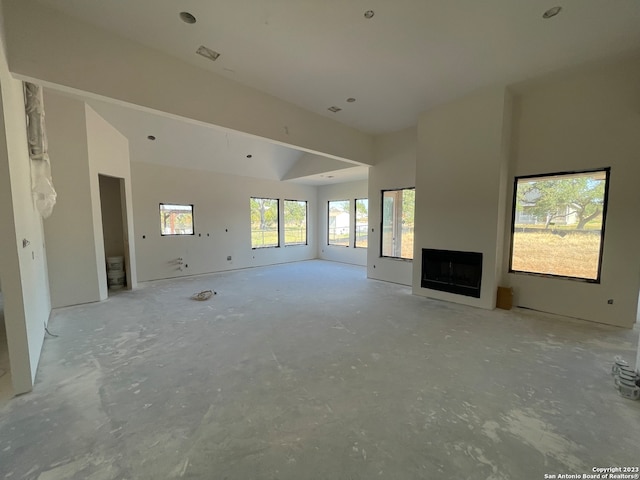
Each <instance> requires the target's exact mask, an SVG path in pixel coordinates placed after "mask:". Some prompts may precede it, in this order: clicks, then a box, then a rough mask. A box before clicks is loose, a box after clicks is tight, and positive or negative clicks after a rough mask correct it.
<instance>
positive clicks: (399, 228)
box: [380, 187, 416, 262]
mask: <svg viewBox="0 0 640 480" xmlns="http://www.w3.org/2000/svg"><path fill="white" fill-rule="evenodd" d="M405 191H412V192H413V196H414V198H413V227H411V228H412V229H415V191H416V187H405V188H391V189H387V190H382V192H381V195H380V198H381V205H380V212H381V214H380V257H382V258H393V259H397V260H404V261H408V262H412V261H413V250H414V248H415V243H414V241H415V239H414V237H413V236H412V237H411V241H410V243H411V248H408V247H407V248H404V247H403V238H404V237H405V235H407V237H408V234H409V233H411V235H414V232H409V231H408V229H407V231H406V232H405V227H404V226H403V224H404V221H403V204H404V192H405ZM389 193H396V195H395V196H396V197H398V196H402V201H401V202H400V203H398V202H397V198H396V199H395V200H396V201H394V202H392V204H391V205H388V203H389V202H387V205H385V198H392V197H391V196H388V194H389ZM389 207H390V208H389ZM389 210H391V212H392V215H393V219H392V221H391V222H385V220H386V213H387V211H389ZM385 223H389V225H388V227H385ZM389 228H390V230H389ZM387 239H390V241H391V245H390V246H389V244H388V240H387ZM386 240H387V241H386ZM387 247H390V248H387ZM403 253H404V254H407V255H408V254H410V255H411V256H405V255H403Z"/></svg>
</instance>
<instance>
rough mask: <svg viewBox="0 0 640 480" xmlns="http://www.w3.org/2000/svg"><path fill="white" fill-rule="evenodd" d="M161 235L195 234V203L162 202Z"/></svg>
mask: <svg viewBox="0 0 640 480" xmlns="http://www.w3.org/2000/svg"><path fill="white" fill-rule="evenodd" d="M160 235H162V236H168V235H193V205H177V204H173V203H161V204H160Z"/></svg>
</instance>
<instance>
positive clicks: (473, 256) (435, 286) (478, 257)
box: [421, 248, 482, 298]
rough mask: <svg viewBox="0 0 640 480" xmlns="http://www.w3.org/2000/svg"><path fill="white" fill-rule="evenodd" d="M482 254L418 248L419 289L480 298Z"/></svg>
mask: <svg viewBox="0 0 640 480" xmlns="http://www.w3.org/2000/svg"><path fill="white" fill-rule="evenodd" d="M481 281H482V253H478V252H458V251H454V250H436V249H432V248H423V249H422V281H421V285H422V287H423V288H430V289H432V290H439V291H442V292H449V293H455V294H458V295H466V296H468V297H475V298H480V284H481Z"/></svg>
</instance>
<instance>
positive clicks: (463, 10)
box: [40, 0, 640, 133]
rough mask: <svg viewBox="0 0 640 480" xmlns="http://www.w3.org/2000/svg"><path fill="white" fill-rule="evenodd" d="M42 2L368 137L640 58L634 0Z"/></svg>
mask: <svg viewBox="0 0 640 480" xmlns="http://www.w3.org/2000/svg"><path fill="white" fill-rule="evenodd" d="M40 1H41V2H42V3H45V4H48V5H50V6H52V7H54V8H57V9H59V10H61V11H64V12H66V13H68V14H69V15H73V16H75V17H78V18H80V19H82V20H85V21H87V22H89V23H91V24H94V25H98V26H101V27H103V28H105V29H108V30H111V31H113V32H116V33H117V34H120V35H123V36H125V37H128V38H131V39H133V40H136V41H138V42H140V43H143V44H145V45H148V46H152V47H154V48H156V49H159V50H162V51H164V52H167V53H169V54H171V55H174V56H176V57H179V58H181V59H182V60H184V61H186V62H189V63H192V64H194V65H199V66H201V67H202V68H206V69H210V70H212V71H214V72H216V73H218V74H220V75H223V76H225V77H228V78H231V79H234V80H236V81H239V82H241V83H244V84H247V85H249V86H252V87H254V88H257V89H259V90H262V91H264V92H267V93H270V94H272V95H275V96H277V97H279V98H281V99H284V100H287V101H289V102H292V103H294V104H297V105H299V106H301V107H303V108H305V109H307V110H310V111H313V112H317V113H320V114H322V115H326V116H328V117H331V118H333V119H335V120H337V121H339V122H343V123H345V124H348V125H351V126H353V127H356V128H358V129H360V130H362V131H365V132H369V133H380V132H387V131H394V130H400V129H402V128H405V127H409V126H412V125H415V124H416V120H417V117H418V115H419V114H420V113H421V112H423V111H425V110H426V109H428V108H429V107H431V106H433V105H435V104H438V103H442V102H445V101H447V100H449V99H452V98H455V97H458V96H461V95H463V94H464V93H467V92H469V91H472V90H474V89H476V88H478V87H480V86H484V85H489V84H505V85H506V84H509V83H512V82H517V81H522V80H526V79H528V78H531V77H534V76H538V75H542V74H544V73H547V72H550V71H554V70H558V69H561V68H565V67H567V66H574V65H577V64H580V63H584V62H588V61H596V60H600V59H602V58H604V57H607V56H611V55H618V54H623V53H625V52H630V51H632V50H636V49H640V1H639V0H615V1H611V0H608V1H607V0H485V1H478V0H393V1H390V0H348V1H345V0H182V1H180V2H176V1H175V0H135V1H131V0H109V1H105V0H40ZM554 5H561V6H562V8H563V10H562V12H561V13H560V15H558V16H557V17H555V18H552V19H548V20H544V19H543V18H542V14H543V12H544V11H545V10H547V9H548V8H550V7H553V6H554ZM369 9H372V10H374V11H375V16H374V17H373V18H372V19H371V20H367V19H365V18H364V16H363V14H364V12H365V11H366V10H369ZM180 11H189V12H191V13H192V14H193V15H195V16H196V18H197V23H195V24H194V25H188V24H186V23H184V22H182V21H181V20H179V18H178V14H179V12H180ZM200 45H206V46H207V47H210V48H212V49H214V50H217V51H218V52H220V53H221V54H222V55H221V57H220V58H219V59H218V60H217V61H216V62H211V61H209V60H206V59H204V58H202V57H200V56H198V55H196V54H195V50H196V49H197V47H198V46H200ZM348 97H355V98H356V99H357V101H356V102H355V103H346V99H347V98H348ZM331 105H336V106H338V107H341V108H343V110H342V111H341V112H339V113H336V114H334V113H330V112H328V111H327V107H329V106H331Z"/></svg>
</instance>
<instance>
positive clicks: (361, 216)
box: [354, 198, 369, 248]
mask: <svg viewBox="0 0 640 480" xmlns="http://www.w3.org/2000/svg"><path fill="white" fill-rule="evenodd" d="M355 205H356V209H355V211H356V223H355V244H354V245H355V247H356V248H367V246H368V244H369V199H368V198H356V201H355Z"/></svg>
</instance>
